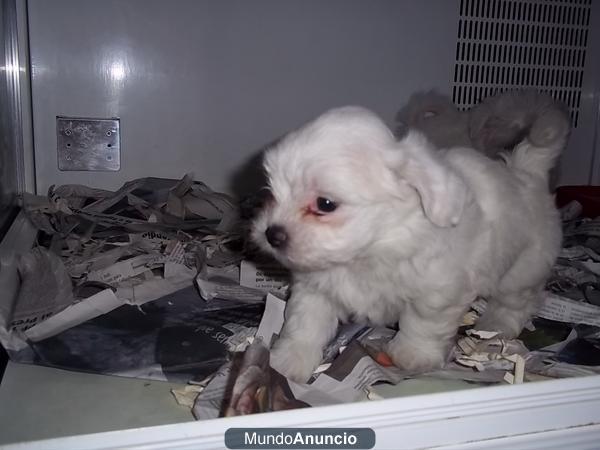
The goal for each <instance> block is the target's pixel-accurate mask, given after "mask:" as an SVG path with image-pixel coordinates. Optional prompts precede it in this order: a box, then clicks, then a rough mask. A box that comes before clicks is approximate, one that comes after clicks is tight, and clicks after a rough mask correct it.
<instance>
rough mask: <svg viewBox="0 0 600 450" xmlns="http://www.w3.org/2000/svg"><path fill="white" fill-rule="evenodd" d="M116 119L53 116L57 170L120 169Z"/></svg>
mask: <svg viewBox="0 0 600 450" xmlns="http://www.w3.org/2000/svg"><path fill="white" fill-rule="evenodd" d="M120 131H121V129H120V123H119V119H83V118H75V117H57V118H56V141H57V152H58V169H59V170H65V171H67V170H81V171H116V170H119V169H120V168H121V134H120Z"/></svg>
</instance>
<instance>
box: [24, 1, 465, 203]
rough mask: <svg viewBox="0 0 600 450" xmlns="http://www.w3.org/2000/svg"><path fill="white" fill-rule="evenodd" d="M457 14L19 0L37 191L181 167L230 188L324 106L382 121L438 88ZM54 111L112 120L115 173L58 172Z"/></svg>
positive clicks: (444, 4) (404, 8) (397, 5)
mask: <svg viewBox="0 0 600 450" xmlns="http://www.w3.org/2000/svg"><path fill="white" fill-rule="evenodd" d="M457 14H458V2H457V1H455V0H452V1H448V0H434V1H431V0H429V1H427V2H423V1H420V0H410V1H406V0H404V1H396V0H372V1H364V0H329V1H319V0H308V1H307V0H288V1H284V2H281V1H274V0H254V1H238V0H224V1H198V0H178V1H168V2H167V1H164V0H128V1H116V0H114V1H113V0H103V1H91V0H85V1H82V0H53V1H51V2H48V1H45V0H31V1H29V18H30V20H29V31H30V49H31V64H32V82H33V109H34V127H35V144H36V172H37V187H38V192H42V193H43V192H45V191H46V190H47V189H48V186H49V185H51V184H63V183H85V184H92V185H96V186H99V187H105V188H116V187H118V186H119V185H120V184H121V183H122V182H124V181H126V180H129V179H132V178H135V177H141V176H163V177H181V176H182V175H183V174H184V173H185V172H189V171H193V172H194V175H195V177H196V178H197V179H199V180H203V181H205V182H207V183H208V184H209V185H210V186H212V187H213V188H216V189H228V190H231V184H232V179H231V178H232V177H233V176H235V175H236V173H237V172H238V170H239V169H240V167H241V166H242V165H243V164H244V162H245V161H247V160H248V159H249V158H251V157H252V156H253V155H255V154H256V153H257V151H258V150H259V149H261V147H263V146H264V145H265V144H268V143H269V142H271V141H272V140H273V139H275V138H277V137H278V136H280V135H281V134H283V133H284V132H286V131H288V130H290V129H291V128H294V127H296V126H298V125H300V124H301V123H303V122H305V121H306V120H308V119H310V118H312V117H313V116H315V115H317V114H319V113H320V112H322V111H323V110H325V109H327V108H330V107H333V106H340V105H345V104H360V105H363V106H366V107H369V108H372V109H373V110H375V111H376V112H377V113H379V114H380V115H382V117H383V118H384V119H386V120H387V121H388V122H389V123H390V124H391V123H393V118H394V115H395V112H396V111H397V109H398V107H399V106H400V105H401V104H403V102H405V101H406V99H407V97H408V96H409V95H410V94H411V93H412V92H413V91H414V90H415V89H425V88H432V87H435V88H439V89H440V90H442V91H444V92H449V90H450V81H451V75H452V71H453V67H454V46H455V42H456V29H457V17H458V16H457ZM59 115H65V116H79V117H119V118H120V119H121V135H122V137H121V170H120V171H119V172H61V171H59V170H58V166H57V154H56V116H59ZM237 179H238V181H239V180H240V179H242V184H243V182H244V181H245V180H243V177H240V176H238V177H237ZM241 188H242V190H243V188H244V186H241Z"/></svg>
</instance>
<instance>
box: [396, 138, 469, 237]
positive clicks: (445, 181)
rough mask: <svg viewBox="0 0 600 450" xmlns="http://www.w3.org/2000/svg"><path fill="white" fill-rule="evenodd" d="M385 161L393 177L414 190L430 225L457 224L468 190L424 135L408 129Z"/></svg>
mask: <svg viewBox="0 0 600 450" xmlns="http://www.w3.org/2000/svg"><path fill="white" fill-rule="evenodd" d="M389 161H390V164H391V165H392V169H393V170H394V172H395V173H396V175H397V176H399V177H401V178H402V179H404V180H405V181H406V182H407V183H408V184H409V185H411V186H412V187H413V188H415V189H416V190H417V192H418V194H419V197H420V198H421V206H422V207H423V211H424V212H425V216H427V218H428V219H429V220H430V221H431V222H432V223H434V224H435V225H437V226H440V227H451V226H454V225H456V224H458V222H459V221H460V218H461V216H462V213H463V210H464V208H465V205H466V203H467V201H468V199H469V196H470V192H469V189H468V187H467V185H466V184H465V182H464V181H463V180H462V179H461V178H460V176H459V175H458V174H457V173H456V172H454V170H453V169H452V168H451V167H450V166H449V165H448V164H447V163H446V162H445V161H444V159H443V158H442V157H441V155H440V154H438V150H437V149H436V148H434V147H433V145H432V144H431V143H430V142H429V141H428V140H427V139H426V138H425V136H423V135H422V134H421V133H419V132H416V131H413V130H411V131H410V132H409V133H408V134H407V135H406V137H405V138H403V139H402V140H401V141H400V142H398V143H397V145H396V148H395V149H394V150H393V154H392V155H391V156H390V159H389Z"/></svg>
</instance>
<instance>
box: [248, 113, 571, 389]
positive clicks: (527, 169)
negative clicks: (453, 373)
mask: <svg viewBox="0 0 600 450" xmlns="http://www.w3.org/2000/svg"><path fill="white" fill-rule="evenodd" d="M552 131H553V130H548V132H549V133H550V132H552ZM563 137H564V138H566V136H563ZM564 143H565V142H564V139H557V140H555V141H554V142H552V144H551V145H549V146H548V147H545V148H539V147H534V146H532V145H531V144H530V143H529V142H528V141H527V140H525V141H523V142H522V143H521V144H519V145H518V146H517V148H516V149H515V151H514V152H513V153H512V155H510V156H508V157H507V160H506V161H499V160H492V159H489V158H487V157H486V156H484V155H482V154H481V153H479V152H476V151H474V150H471V149H468V148H453V149H450V150H445V151H437V150H434V148H433V146H432V145H431V144H430V143H429V142H428V141H427V139H426V138H425V137H424V136H423V135H422V134H420V133H419V132H417V131H410V132H409V133H408V134H407V135H406V136H405V137H404V138H403V139H402V140H400V141H397V140H395V138H394V136H393V133H392V132H391V131H390V130H389V129H388V128H387V126H386V125H385V124H384V123H383V122H382V121H381V120H380V119H379V118H378V117H377V116H376V115H375V114H373V113H371V112H370V111H368V110H365V109H363V108H358V107H345V108H339V109H334V110H331V111H329V112H326V113H325V114H323V115H322V116H320V117H318V118H317V119H316V120H314V121H313V122H310V123H308V124H307V125H305V126H304V127H302V128H300V129H299V130H298V131H295V132H292V133H290V134H289V135H287V136H286V137H285V138H284V139H282V140H281V141H280V142H279V143H278V144H277V145H276V146H275V147H274V148H272V149H270V150H269V151H267V153H266V155H265V163H264V166H265V169H266V173H267V176H268V179H269V184H270V189H271V192H272V195H273V199H272V201H271V202H270V203H269V204H268V205H267V206H266V207H265V209H264V210H263V211H262V212H261V214H260V215H259V216H258V218H257V219H256V220H255V222H254V224H253V231H252V236H253V239H254V240H255V241H256V242H257V243H258V244H259V245H260V246H261V247H262V248H263V249H265V250H267V251H268V252H270V253H272V254H273V255H274V256H275V257H276V258H277V259H278V260H279V261H280V262H281V263H283V264H284V265H286V266H288V267H289V268H290V269H291V271H292V273H293V286H292V295H291V297H290V299H289V301H288V305H287V308H286V319H285V323H284V327H283V330H282V333H281V336H280V338H279V339H278V340H277V341H276V343H275V345H274V347H273V353H272V365H273V367H274V368H276V369H277V370H279V371H280V372H281V373H283V374H284V375H286V376H288V377H290V378H292V379H294V380H297V381H306V380H307V379H308V378H309V377H310V375H311V373H312V372H313V370H314V369H315V368H316V367H317V365H318V364H319V363H320V361H321V357H322V350H323V348H324V346H325V345H326V344H327V343H328V342H329V341H330V340H331V339H332V338H333V336H334V334H335V332H336V328H337V325H338V321H348V320H352V321H360V322H365V323H370V324H374V325H390V324H398V326H399V331H398V333H397V334H396V336H395V337H394V339H393V340H392V341H391V343H390V344H389V348H388V352H389V354H390V356H391V357H392V359H393V361H394V363H395V364H396V365H398V366H399V367H401V368H404V369H407V370H410V371H423V370H429V369H433V368H436V367H439V366H441V365H443V364H444V362H445V359H446V357H447V355H448V353H449V350H450V348H451V346H452V344H453V340H454V337H455V334H456V331H457V328H458V326H459V324H460V321H461V318H462V316H463V314H464V313H465V311H466V310H467V309H468V307H469V305H470V304H471V302H472V301H473V300H474V299H475V298H476V297H477V296H483V297H485V298H487V299H488V300H489V305H488V308H487V311H486V312H485V314H484V315H483V316H482V317H481V319H480V323H479V326H478V328H483V329H489V330H498V331H500V332H502V333H503V334H504V336H506V337H507V338H512V337H515V336H516V335H517V334H518V333H519V332H520V331H521V329H522V327H523V326H524V324H525V322H526V321H527V319H528V318H529V317H530V315H531V314H532V312H534V311H535V309H536V307H537V306H538V304H539V300H540V295H541V292H542V289H543V286H544V282H545V280H546V278H547V276H548V275H549V272H550V270H551V267H552V264H553V262H554V260H555V258H556V256H557V255H558V252H559V248H560V243H561V227H560V222H559V218H558V213H557V211H556V209H555V207H554V204H553V199H552V196H551V195H550V194H549V192H548V188H547V185H548V179H547V176H548V170H549V169H550V168H551V166H552V164H553V162H554V160H555V158H556V157H557V156H558V154H559V153H560V150H561V149H562V147H563V145H564Z"/></svg>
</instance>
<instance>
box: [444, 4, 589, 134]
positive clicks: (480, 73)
mask: <svg viewBox="0 0 600 450" xmlns="http://www.w3.org/2000/svg"><path fill="white" fill-rule="evenodd" d="M591 3H592V0H571V1H568V0H567V1H565V0H563V1H559V0H461V2H460V17H459V22H458V40H457V43H456V64H455V66H454V88H453V93H452V97H453V100H454V103H456V105H457V106H458V107H459V108H460V109H466V108H470V107H471V106H473V105H475V104H476V103H478V102H479V101H480V100H482V99H484V98H486V97H488V96H490V95H494V94H496V93H499V92H502V91H506V90H510V89H520V88H535V89H538V90H540V91H543V92H546V93H548V94H550V95H551V96H552V97H554V98H555V99H557V100H560V101H562V102H563V103H564V104H566V105H567V106H568V107H569V110H570V113H571V122H572V124H573V126H574V127H576V126H577V119H578V115H579V104H580V100H581V86H582V82H583V71H584V66H585V52H586V48H587V40H588V33H589V24H590V8H591Z"/></svg>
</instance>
